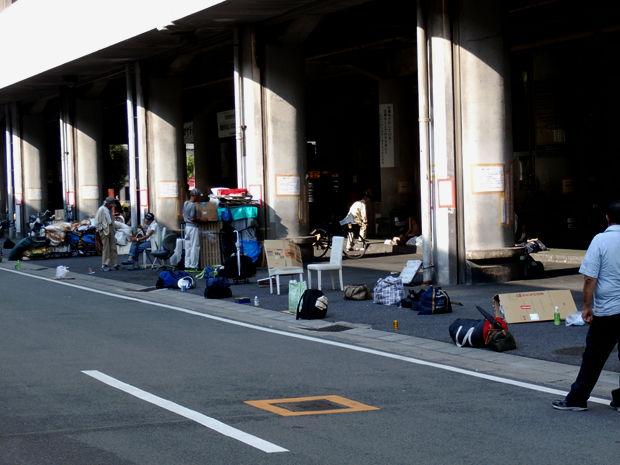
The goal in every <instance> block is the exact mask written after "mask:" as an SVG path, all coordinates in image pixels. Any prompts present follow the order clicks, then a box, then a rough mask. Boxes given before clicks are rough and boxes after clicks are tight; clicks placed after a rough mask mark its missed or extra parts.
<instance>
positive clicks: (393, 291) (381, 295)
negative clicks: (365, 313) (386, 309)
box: [372, 276, 405, 305]
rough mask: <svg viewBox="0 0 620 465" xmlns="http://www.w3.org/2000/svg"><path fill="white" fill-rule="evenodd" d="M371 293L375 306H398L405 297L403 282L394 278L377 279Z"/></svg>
mask: <svg viewBox="0 0 620 465" xmlns="http://www.w3.org/2000/svg"><path fill="white" fill-rule="evenodd" d="M372 293H373V299H372V301H373V303H375V304H382V305H398V304H399V303H400V301H401V300H402V299H403V297H404V296H405V288H404V286H403V280H402V279H400V278H399V277H396V276H386V277H385V278H379V279H378V280H377V284H375V288H374V289H373V292H372Z"/></svg>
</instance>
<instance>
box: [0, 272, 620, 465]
mask: <svg viewBox="0 0 620 465" xmlns="http://www.w3.org/2000/svg"><path fill="white" fill-rule="evenodd" d="M0 286H1V291H2V296H3V297H2V303H1V306H0V317H1V320H0V321H1V322H2V324H0V354H1V376H0V464H7V465H9V464H10V465H22V464H24V465H26V464H27V465H33V464H63V465H72V464H76V465H77V464H79V465H84V464H106V465H116V464H123V465H125V464H148V465H158V464H162V465H163V464H166V465H170V464H174V465H183V464H263V463H265V464H266V463H269V464H272V463H275V464H360V465H363V464H379V463H381V464H383V463H385V464H413V463H420V464H449V463H460V464H469V463H471V464H478V463H479V462H480V461H481V459H482V458H484V460H485V461H491V462H493V463H511V464H512V463H537V464H545V463H547V464H556V463H557V464H560V463H561V464H572V463H575V464H577V463H579V464H582V463H592V464H598V463H600V464H610V463H615V462H616V461H617V457H618V453H619V452H620V445H619V441H618V439H617V431H618V429H617V420H618V416H617V412H614V411H612V410H611V409H609V408H607V407H605V406H601V405H596V406H593V408H592V409H591V411H589V412H588V413H586V414H583V413H582V414H577V413H572V412H557V411H554V410H553V409H551V408H550V406H549V403H550V401H551V400H552V399H553V398H555V397H554V396H552V395H549V394H545V393H542V392H537V391H532V390H528V389H525V388H522V387H517V386H513V385H508V384H504V383H502V382H492V381H488V380H485V379H480V378H475V377H472V376H469V375H467V374H466V373H462V374H461V373H454V372H450V371H446V370H443V369H441V368H439V367H430V366H423V365H419V364H415V363H410V362H409V361H408V360H405V359H402V360H398V359H392V358H387V357H385V356H381V355H379V354H376V353H369V352H367V351H364V350H363V349H361V348H359V347H355V346H344V345H343V346H334V345H329V344H327V343H324V342H320V341H318V340H315V339H313V338H307V337H306V338H303V337H300V336H299V334H294V333H290V334H287V333H286V332H282V331H280V332H273V331H270V330H269V328H261V327H254V326H249V325H245V326H244V325H239V324H238V323H236V322H233V321H230V322H228V321H225V320H217V321H216V320H213V319H211V318H209V317H208V315H205V314H198V313H187V312H184V311H182V309H178V308H177V309H175V308H173V307H165V306H164V307H162V306H156V305H152V304H148V303H145V302H139V301H135V302H128V301H127V300H122V299H119V298H117V297H114V296H111V295H107V294H101V293H99V294H95V293H93V292H90V291H89V290H87V289H86V288H83V289H78V288H71V287H68V286H62V285H60V284H59V283H54V282H49V281H42V280H36V279H33V278H30V277H27V276H23V275H17V274H14V273H8V272H1V275H0ZM332 395H336V396H341V397H342V398H345V399H349V400H352V401H355V402H358V403H362V404H364V405H366V406H370V407H374V408H375V409H373V410H366V411H354V412H345V411H344V410H346V405H347V403H346V401H344V400H334V399H332V398H328V399H327V400H313V401H312V402H308V401H306V402H302V401H297V402H295V403H293V404H291V403H290V402H283V401H280V402H278V405H279V406H280V407H281V408H284V409H285V410H288V411H289V412H290V411H292V410H297V411H305V410H308V409H310V410H312V411H315V412H320V411H323V412H324V411H325V410H326V409H331V410H339V412H338V413H321V414H312V415H299V416H280V415H278V414H276V413H273V412H270V411H266V410H263V409H259V408H257V407H255V406H252V405H248V404H246V403H245V401H253V400H273V399H289V398H300V397H307V396H322V397H325V396H332ZM220 422H221V423H220ZM584 439H587V440H585V441H584Z"/></svg>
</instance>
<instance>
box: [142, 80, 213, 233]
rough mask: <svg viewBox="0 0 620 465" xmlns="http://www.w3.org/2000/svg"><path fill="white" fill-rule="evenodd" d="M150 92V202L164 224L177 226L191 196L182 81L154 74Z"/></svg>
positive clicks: (148, 111) (160, 222) (149, 86)
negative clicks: (185, 140) (185, 143)
mask: <svg viewBox="0 0 620 465" xmlns="http://www.w3.org/2000/svg"><path fill="white" fill-rule="evenodd" d="M147 95H148V108H147V152H148V172H149V197H150V202H149V205H150V208H151V211H152V212H153V213H154V214H155V217H156V218H157V222H158V223H159V224H160V225H161V226H165V227H166V228H168V229H169V230H176V229H178V228H179V215H180V214H181V212H182V208H183V202H184V201H185V199H186V198H187V192H186V191H187V189H186V184H185V177H186V175H185V151H184V148H183V115H182V111H181V110H182V108H181V106H182V105H181V103H182V87H181V81H180V80H178V79H173V78H158V77H150V78H148V92H147ZM196 187H198V188H201V186H196ZM141 188H142V187H141Z"/></svg>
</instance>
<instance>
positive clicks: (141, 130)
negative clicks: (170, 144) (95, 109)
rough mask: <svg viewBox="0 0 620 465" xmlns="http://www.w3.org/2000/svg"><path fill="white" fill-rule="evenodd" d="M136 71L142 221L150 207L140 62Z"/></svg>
mask: <svg viewBox="0 0 620 465" xmlns="http://www.w3.org/2000/svg"><path fill="white" fill-rule="evenodd" d="M135 71H136V129H137V135H136V136H137V144H136V145H137V149H138V176H139V189H140V218H139V221H140V223H142V221H143V220H144V213H145V212H148V209H149V185H148V163H147V155H146V109H145V108H144V95H143V92H142V75H141V70H140V63H138V62H136V63H135Z"/></svg>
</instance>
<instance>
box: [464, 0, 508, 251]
mask: <svg viewBox="0 0 620 465" xmlns="http://www.w3.org/2000/svg"><path fill="white" fill-rule="evenodd" d="M461 7H462V10H461V14H460V18H459V47H458V56H459V67H460V72H459V79H460V88H461V89H460V100H461V106H460V112H461V133H462V159H463V162H462V163H463V198H464V207H465V208H464V224H465V245H466V249H467V252H468V255H470V253H471V251H477V250H485V249H498V248H502V247H510V246H512V245H513V234H512V222H513V206H512V204H513V198H512V183H511V179H512V176H511V165H510V160H511V157H512V138H511V134H510V124H511V122H510V117H509V115H510V105H509V103H508V95H509V82H508V77H509V75H510V73H509V70H508V64H507V57H506V54H505V53H504V48H503V41H502V31H501V17H502V10H503V6H502V4H501V2H496V1H494V0H484V1H480V0H476V1H473V0H465V1H463V2H461Z"/></svg>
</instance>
